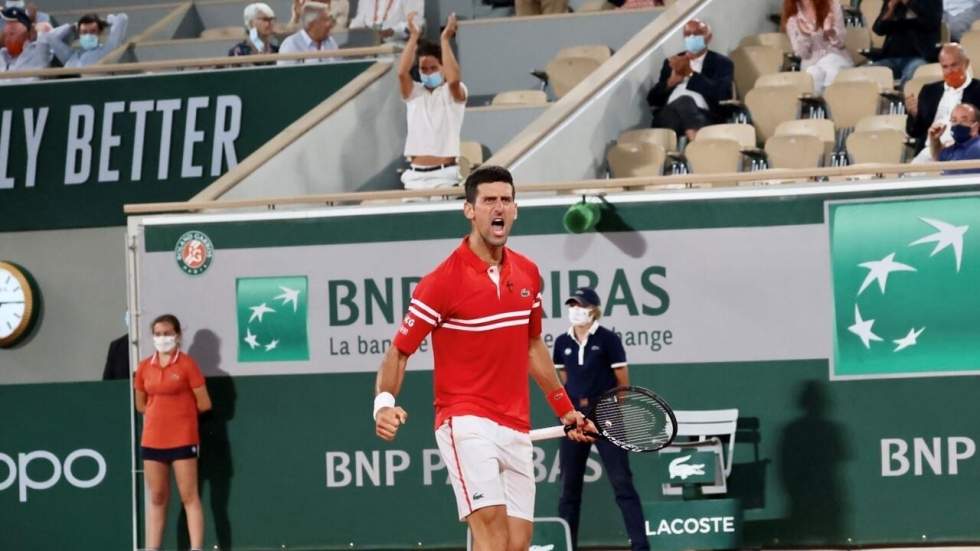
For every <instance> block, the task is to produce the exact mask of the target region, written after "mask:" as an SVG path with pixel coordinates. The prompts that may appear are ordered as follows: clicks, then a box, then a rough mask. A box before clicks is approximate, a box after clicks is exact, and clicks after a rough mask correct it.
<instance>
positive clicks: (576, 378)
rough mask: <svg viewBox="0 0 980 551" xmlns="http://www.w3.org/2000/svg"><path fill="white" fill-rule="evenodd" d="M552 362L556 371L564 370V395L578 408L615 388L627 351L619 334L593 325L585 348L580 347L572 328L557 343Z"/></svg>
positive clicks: (596, 324) (597, 324)
mask: <svg viewBox="0 0 980 551" xmlns="http://www.w3.org/2000/svg"><path fill="white" fill-rule="evenodd" d="M552 359H553V360H554V362H555V367H557V368H563V369H564V370H565V375H566V381H565V391H566V392H567V393H568V396H569V397H570V398H571V399H572V403H575V404H577V403H578V400H579V399H581V398H592V397H595V396H598V395H599V394H602V393H603V392H605V391H607V390H609V389H611V388H615V387H616V384H617V383H616V375H615V374H614V373H613V370H614V369H617V368H620V367H626V350H624V349H623V342H622V341H621V340H619V337H617V336H616V333H613V332H612V331H610V330H608V329H606V328H605V327H600V326H599V322H594V323H593V324H592V327H591V328H590V329H589V335H588V338H587V339H586V341H585V345H584V346H579V343H578V340H576V339H575V334H574V332H573V330H572V329H571V328H569V330H568V333H565V334H563V335H560V336H559V337H558V338H557V339H555V349H554V353H553V355H552Z"/></svg>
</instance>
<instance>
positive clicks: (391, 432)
mask: <svg viewBox="0 0 980 551" xmlns="http://www.w3.org/2000/svg"><path fill="white" fill-rule="evenodd" d="M407 421H408V412H407V411H405V410H404V409H402V408H401V407H398V406H395V407H387V408H381V409H380V410H378V417H377V418H376V419H375V422H374V432H375V434H377V435H378V436H379V437H381V439H382V440H387V441H388V442H391V441H392V440H394V439H395V434H397V433H398V428H399V427H401V426H402V425H404V424H405V423H406V422H407Z"/></svg>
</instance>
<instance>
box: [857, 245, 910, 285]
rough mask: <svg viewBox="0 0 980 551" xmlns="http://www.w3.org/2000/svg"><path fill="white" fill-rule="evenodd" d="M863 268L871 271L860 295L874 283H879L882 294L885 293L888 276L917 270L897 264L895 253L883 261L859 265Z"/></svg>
mask: <svg viewBox="0 0 980 551" xmlns="http://www.w3.org/2000/svg"><path fill="white" fill-rule="evenodd" d="M858 266H860V267H862V268H867V269H868V270H870V271H869V272H868V275H867V277H865V278H864V283H862V284H861V288H860V289H858V295H860V294H861V293H863V292H864V290H865V289H867V288H868V285H871V283H872V282H873V281H877V282H878V287H879V288H880V289H881V292H882V294H884V293H885V283H887V282H888V274H890V273H892V272H914V271H916V270H915V268H913V267H912V266H909V265H908V264H902V263H901V262H895V253H891V254H890V255H888V256H886V257H885V258H882V259H881V260H870V261H868V262H862V263H860V264H858Z"/></svg>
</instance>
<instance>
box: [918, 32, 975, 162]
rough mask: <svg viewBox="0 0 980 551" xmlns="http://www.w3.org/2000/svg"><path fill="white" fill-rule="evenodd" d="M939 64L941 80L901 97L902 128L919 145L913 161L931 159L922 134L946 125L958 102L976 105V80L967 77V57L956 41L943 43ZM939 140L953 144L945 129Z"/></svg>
mask: <svg viewBox="0 0 980 551" xmlns="http://www.w3.org/2000/svg"><path fill="white" fill-rule="evenodd" d="M939 64H940V65H941V66H942V69H943V81H942V82H933V83H930V84H926V85H925V86H923V87H922V90H921V91H920V92H919V95H918V96H915V95H909V96H907V97H906V98H905V110H906V111H907V112H908V119H907V120H906V126H905V131H906V133H907V134H908V135H909V136H910V137H912V138H914V139H915V143H916V145H917V147H920V148H922V150H921V151H920V152H919V154H918V155H916V157H915V159H914V160H913V161H912V162H913V163H916V162H928V161H931V160H932V155H931V153H930V152H929V147H928V146H929V143H928V142H927V141H926V134H927V132H928V131H929V129H930V128H931V127H932V126H934V125H936V124H942V125H945V126H946V127H948V126H949V125H948V123H949V120H950V115H952V113H953V108H954V107H955V106H957V105H959V104H961V103H969V104H970V105H980V81H977V80H976V79H973V78H970V77H969V76H968V75H969V70H970V58H968V57H967V56H966V52H965V51H964V50H963V48H962V47H961V46H960V45H959V44H946V45H944V46H943V47H942V50H940V52H939ZM939 140H940V142H942V143H943V144H944V145H950V144H952V143H953V137H952V135H951V134H950V131H949V128H946V129H945V130H944V131H943V133H942V134H941V135H940V136H939Z"/></svg>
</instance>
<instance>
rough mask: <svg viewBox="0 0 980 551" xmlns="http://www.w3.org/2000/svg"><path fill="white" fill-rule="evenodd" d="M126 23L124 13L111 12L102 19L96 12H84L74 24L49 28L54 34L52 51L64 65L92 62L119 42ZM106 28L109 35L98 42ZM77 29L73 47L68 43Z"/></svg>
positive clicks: (123, 33) (126, 18)
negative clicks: (75, 41) (76, 37)
mask: <svg viewBox="0 0 980 551" xmlns="http://www.w3.org/2000/svg"><path fill="white" fill-rule="evenodd" d="M128 25H129V18H128V17H127V16H126V14H125V13H120V14H110V15H109V16H108V17H106V20H105V21H103V20H101V19H99V16H98V15H95V14H94V13H89V14H86V15H83V16H82V17H81V18H80V19H79V20H78V23H77V24H74V25H73V24H71V23H66V24H64V25H61V26H60V27H57V28H55V29H54V31H52V32H54V36H53V39H52V40H51V50H52V51H53V52H54V55H55V57H57V58H58V61H60V62H61V64H62V65H64V66H65V67H85V66H86V65H94V64H95V63H98V61H99V60H100V59H102V58H103V57H105V56H106V55H107V54H108V53H109V52H111V51H113V50H115V49H116V48H118V47H119V46H121V45H122V43H123V40H125V38H126V27H127V26H128ZM106 27H108V28H109V38H108V40H106V41H105V42H101V41H100V40H99V38H100V37H101V36H102V34H103V32H104V31H105V29H106ZM76 31H77V33H78V47H77V48H72V47H71V46H70V45H69V44H71V42H72V41H74V40H75V33H76Z"/></svg>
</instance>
